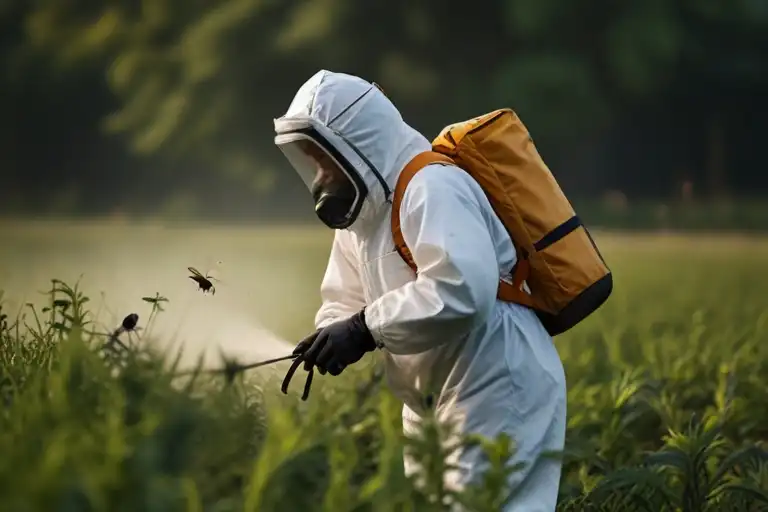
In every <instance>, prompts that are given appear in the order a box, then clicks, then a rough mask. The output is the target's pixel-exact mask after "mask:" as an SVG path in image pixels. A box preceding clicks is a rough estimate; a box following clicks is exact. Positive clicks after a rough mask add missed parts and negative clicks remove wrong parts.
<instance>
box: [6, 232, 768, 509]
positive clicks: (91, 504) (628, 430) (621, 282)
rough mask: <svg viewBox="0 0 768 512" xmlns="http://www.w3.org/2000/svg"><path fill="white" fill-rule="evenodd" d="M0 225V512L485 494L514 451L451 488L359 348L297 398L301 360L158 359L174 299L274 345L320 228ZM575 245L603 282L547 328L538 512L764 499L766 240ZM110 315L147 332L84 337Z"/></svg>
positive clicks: (738, 504) (433, 445)
mask: <svg viewBox="0 0 768 512" xmlns="http://www.w3.org/2000/svg"><path fill="white" fill-rule="evenodd" d="M0 236H2V239H3V240H4V241H6V244H7V245H6V247H10V250H5V251H3V252H0V279H1V280H0V288H4V289H5V290H6V291H7V295H6V297H5V302H4V309H3V311H2V314H5V315H6V316H5V317H4V320H2V321H1V322H0V399H2V400H3V404H4V406H3V408H2V409H0V454H2V457H0V509H2V510H14V511H28V510H29V511H33V510H46V511H47V510H62V511H64V510H72V511H75V510H77V511H80V510H89V511H90V510H93V511H101V510H109V511H113V510H114V511H123V510H125V511H129V510H130V511H135V510H142V511H154V510H157V511H160V510H162V511H169V510H170V511H173V510H188V511H202V510H205V511H218V512H223V511H235V510H237V511H239V510H260V511H270V510H275V511H278V510H279V511H285V510H327V511H332V510H333V511H341V510H349V511H351V510H359V511H363V510H373V511H389V510H442V509H443V508H442V507H441V506H440V505H439V503H440V502H442V501H444V500H446V499H457V500H462V501H464V502H465V503H467V504H468V506H469V507H470V508H471V509H472V510H478V511H491V510H498V509H499V503H500V500H501V497H500V493H499V492H498V485H497V483H498V481H499V480H501V479H502V478H503V474H504V471H505V469H504V467H503V462H504V461H505V459H506V458H507V457H508V456H509V455H510V453H511V451H512V450H513V449H514V446H513V445H512V444H510V443H508V442H507V440H504V439H500V440H495V442H489V441H486V442H485V448H486V452H487V453H488V455H489V457H490V459H491V461H493V464H492V465H491V467H492V470H491V471H490V472H489V474H488V475H487V476H486V479H485V481H484V482H483V483H482V485H480V486H478V487H477V488H472V489H469V490H468V491H467V492H465V493H463V494H462V495H458V496H453V495H451V494H450V493H449V492H448V491H446V490H445V489H443V488H442V485H441V484H440V482H441V479H440V474H441V471H442V469H441V467H442V466H441V461H442V459H443V457H442V455H443V454H441V452H440V447H439V443H438V441H437V440H438V439H439V437H440V435H444V432H443V429H444V428H445V427H443V426H440V425H437V424H435V423H428V424H427V426H426V427H425V429H424V431H423V432H422V434H421V437H420V438H418V439H405V438H403V436H402V434H401V425H400V404H399V403H398V401H397V400H395V399H394V398H393V397H392V396H391V395H390V393H389V392H388V391H387V389H386V386H385V385H384V384H383V382H382V379H381V374H380V372H379V368H378V365H377V364H376V361H375V359H373V358H370V357H367V358H366V361H365V363H364V364H362V365H360V367H359V368H352V369H350V370H349V371H348V372H345V373H344V375H342V376H341V377H339V378H330V377H321V376H316V378H315V382H314V383H313V390H312V394H311V395H310V399H309V400H308V401H307V402H302V401H300V400H299V399H298V395H299V394H300V391H301V387H302V385H303V377H304V376H303V372H302V371H300V372H298V373H297V375H296V378H295V379H294V380H295V382H293V383H292V385H291V388H290V392H289V394H288V395H283V394H281V393H280V391H279V388H280V380H281V379H282V376H283V375H284V372H285V370H286V369H287V364H283V363H281V364H278V365H276V368H269V369H259V370H253V371H249V372H231V373H230V378H229V379H227V378H225V377H226V376H222V375H219V374H209V373H204V372H201V373H199V374H198V375H196V376H178V375H176V374H177V373H179V372H180V371H181V366H182V364H181V361H182V359H184V358H181V359H178V360H177V359H175V358H174V355H175V353H174V352H169V351H168V347H169V346H170V345H168V344H167V343H166V342H165V336H166V332H167V330H168V329H170V325H171V324H173V323H174V322H178V321H180V320H179V319H181V318H183V314H182V312H179V310H184V311H186V310H192V311H193V314H192V315H190V316H189V317H187V322H192V323H193V324H194V325H195V326H196V327H195V329H197V326H202V324H195V321H197V322H207V323H210V324H213V325H214V326H219V327H217V328H219V329H221V330H223V331H224V332H227V329H229V327H228V326H229V325H231V324H232V322H235V321H239V320H238V319H240V318H241V317H242V315H246V316H248V315H251V316H253V317H254V318H255V319H256V320H258V323H261V324H266V325H267V327H269V329H271V330H273V331H275V332H277V334H278V335H279V336H280V337H282V338H285V339H297V338H298V337H299V336H301V335H302V334H303V333H304V332H305V331H307V330H308V328H309V324H310V323H311V319H312V316H313V314H314V308H316V306H317V303H318V300H319V299H318V297H317V292H316V290H317V285H318V283H319V279H320V278H321V276H322V271H323V267H324V263H325V258H326V256H327V250H328V247H327V242H328V240H329V238H328V236H327V233H323V232H320V233H315V232H308V231H296V232H293V233H289V234H284V235H278V234H276V233H269V232H267V231H264V230H259V231H254V230H248V229H239V230H224V229H218V230H206V229H202V228H201V229H191V228H189V229H181V228H179V229H173V230H159V229H155V228H149V227H143V228H140V227H121V228H114V229H107V228H106V227H104V226H98V225H94V226H91V227H88V226H84V225H81V226H67V227H66V229H57V228H52V227H51V226H50V225H45V224H40V225H32V224H27V225H25V226H23V227H19V226H9V225H6V226H0ZM596 238H597V242H598V243H599V244H600V245H601V247H602V248H603V250H604V255H605V257H606V259H607V260H608V262H609V264H610V265H611V266H612V268H613V270H614V273H615V276H616V288H615V292H614V296H613V297H612V298H611V300H610V301H609V302H608V303H607V304H606V305H605V307H604V308H603V309H602V310H601V311H600V312H599V313H598V314H596V315H595V316H594V317H592V318H590V319H588V320H587V321H586V322H585V323H584V324H583V325H580V326H579V327H577V328H576V329H574V330H573V331H571V332H569V333H566V334H565V335H563V336H561V337H558V338H557V340H556V343H557V346H558V350H559V351H560V354H561V356H562V358H563V360H564V362H565V365H566V373H567V379H568V384H569V403H568V406H569V422H568V442H567V447H566V451H565V453H564V454H562V455H563V457H564V463H565V472H564V476H563V481H562V485H561V499H560V505H559V510H563V511H566V510H567V511H592V510H595V511H597V510H606V511H613V510H616V511H619V510H621V511H634V510H638V511H639V510H649V511H659V510H670V511H678V510H679V511H685V512H694V511H705V510H706V511H709V510H712V511H715V510H717V511H731V510H750V511H752V510H768V506H767V505H768V496H767V495H766V489H768V465H766V460H768V452H766V449H765V448H766V446H765V442H766V440H768V408H766V407H765V404H766V403H767V402H768V394H766V391H765V389H766V388H765V382H766V381H768V347H767V346H766V344H765V339H766V335H768V308H766V306H765V305H766V301H765V297H766V295H768V275H767V274H765V273H764V272H762V271H761V270H760V269H761V264H762V265H764V262H765V261H768V241H766V240H764V239H760V238H743V237H742V238H736V237H726V236H718V237H705V236H699V237H683V236H665V237H661V236H653V237H649V236H624V235H617V234H600V235H598V236H597V237H596ZM190 258H191V261H188V259H190ZM219 259H221V260H223V261H224V263H223V264H222V266H221V272H222V273H223V274H224V275H223V276H222V284H221V285H217V294H216V296H214V297H211V296H202V295H201V294H199V292H196V291H195V289H194V288H195V286H194V283H192V282H191V281H189V280H188V279H186V274H185V268H186V267H187V266H190V265H192V266H196V267H198V268H200V269H201V270H202V271H204V269H205V267H206V265H207V264H210V263H209V261H217V260H219ZM45 272H47V273H48V275H47V276H44V273H45ZM81 272H84V273H85V275H84V276H83V277H82V279H80V280H78V279H79V276H80V273H81ZM50 278H62V280H63V282H59V281H55V282H51V281H50ZM187 281H189V282H187ZM46 286H49V289H48V290H45V289H41V290H40V291H42V292H44V293H42V294H38V293H36V291H37V290H38V289H39V288H41V287H46ZM100 291H105V292H106V294H105V296H104V297H105V298H103V299H101V300H99V299H98V298H97V297H96V296H97V295H98V292H100ZM157 292H159V293H160V294H161V295H162V296H164V297H167V298H168V301H167V302H164V301H160V302H158V301H156V300H155V299H156V297H157V296H156V295H155V294H156V293H157ZM89 295H92V296H93V297H92V298H91V300H90V301H88V300H86V299H87V297H88V296H89ZM142 297H144V298H146V300H142ZM26 301H29V302H30V303H31V304H32V305H30V306H26V305H24V302H26ZM105 304H109V306H110V307H108V308H107V307H106V306H105ZM217 304H224V306H220V305H219V306H217ZM159 307H163V308H164V311H158V308H159ZM230 308H237V309H236V312H230V311H229V309H230ZM105 309H111V310H112V311H114V314H112V315H111V317H114V318H111V317H110V315H106V316H107V318H106V319H105V318H104V316H105V314H104V313H103V311H104V310H105ZM131 312H138V313H139V325H140V326H141V327H144V330H143V331H139V332H138V333H123V334H121V335H120V339H121V340H122V341H123V342H124V343H126V344H129V343H131V341H130V340H133V345H131V347H130V350H128V351H119V352H115V351H112V350H109V349H108V348H106V347H105V342H106V341H108V340H109V336H107V335H104V334H101V333H106V332H111V331H112V330H114V329H115V328H117V327H118V325H119V323H120V320H121V319H122V317H123V316H125V315H127V314H128V313H131ZM17 313H18V314H17ZM209 313H210V314H209ZM169 318H170V319H172V320H170V321H168V322H166V324H163V321H164V319H169ZM201 318H202V319H201ZM150 321H151V323H150ZM25 326H27V327H25ZM195 329H193V330H188V331H186V333H185V334H187V335H188V334H194V332H195ZM94 333H95V334H94ZM139 335H140V336H141V338H139ZM249 342H250V343H251V344H253V345H258V343H257V340H256V339H252V340H249ZM113 345H114V343H113ZM280 346H281V347H282V345H280ZM269 350H271V351H273V352H276V351H279V350H276V349H274V347H272V348H270V349H269ZM269 350H267V352H268V351H269ZM252 355H254V356H255V354H252ZM277 355H281V354H277ZM190 357H192V356H187V360H189V358H190ZM175 361H177V364H175V365H174V362H175ZM470 441H471V440H467V442H470ZM406 448H407V449H410V450H414V451H415V452H416V454H417V456H418V457H419V458H420V459H421V460H423V461H425V462H426V466H427V468H428V470H427V472H426V474H424V475H422V476H423V477H424V478H425V486H423V487H418V486H416V485H415V484H414V483H413V481H411V480H408V479H406V478H405V477H404V476H403V474H402V460H401V454H402V451H403V449H406ZM761 507H762V508H761Z"/></svg>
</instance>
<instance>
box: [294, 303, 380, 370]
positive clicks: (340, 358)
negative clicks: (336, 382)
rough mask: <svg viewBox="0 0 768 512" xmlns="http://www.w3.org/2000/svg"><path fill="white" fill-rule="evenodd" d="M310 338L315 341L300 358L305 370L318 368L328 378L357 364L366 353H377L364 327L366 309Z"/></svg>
mask: <svg viewBox="0 0 768 512" xmlns="http://www.w3.org/2000/svg"><path fill="white" fill-rule="evenodd" d="M311 336H313V337H314V339H313V341H312V342H311V343H312V344H311V346H310V347H309V349H307V350H306V351H305V352H304V356H303V359H304V369H306V370H307V371H308V370H309V369H310V368H311V367H312V366H317V369H318V371H319V372H320V374H321V375H325V373H326V371H327V372H328V373H330V374H331V375H339V374H341V372H343V371H344V368H346V367H347V366H349V365H350V364H354V363H356V362H357V361H359V360H360V359H361V358H362V357H363V355H364V354H365V353H366V352H373V351H374V350H376V342H375V341H374V339H373V336H372V335H371V332H370V331H369V330H368V327H367V326H366V325H365V308H363V309H361V310H360V311H359V312H358V313H356V314H354V315H352V316H351V317H349V318H347V319H344V320H339V321H338V322H334V323H332V324H330V325H328V326H326V327H325V328H323V329H320V332H319V333H314V334H313V335H311ZM308 338H309V337H308ZM308 338H305V339H304V340H302V341H301V342H300V344H301V343H304V342H305V341H306V340H307V339H308ZM297 349H298V347H297Z"/></svg>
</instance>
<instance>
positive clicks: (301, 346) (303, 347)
mask: <svg viewBox="0 0 768 512" xmlns="http://www.w3.org/2000/svg"><path fill="white" fill-rule="evenodd" d="M320 331H322V329H317V330H316V331H315V332H313V333H312V334H310V335H308V336H306V337H305V338H304V339H303V340H301V341H300V342H298V343H297V344H296V347H295V348H294V349H293V352H291V355H294V356H296V355H299V354H303V353H304V352H306V351H307V349H309V347H311V346H312V342H313V341H315V338H317V335H318V334H320Z"/></svg>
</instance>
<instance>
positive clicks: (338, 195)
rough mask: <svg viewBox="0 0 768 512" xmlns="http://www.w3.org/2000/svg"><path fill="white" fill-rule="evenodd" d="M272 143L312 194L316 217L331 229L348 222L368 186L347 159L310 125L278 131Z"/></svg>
mask: <svg viewBox="0 0 768 512" xmlns="http://www.w3.org/2000/svg"><path fill="white" fill-rule="evenodd" d="M275 144H276V145H277V147H279V148H280V150H281V151H282V152H283V154H284V155H285V157H286V158H287V159H288V162H289V163H290V164H291V165H292V166H293V168H294V169H295V170H296V172H297V173H298V174H299V176H300V177H301V179H302V181H303V182H304V185H306V186H307V188H308V189H309V191H310V193H311V194H312V198H313V199H314V201H315V214H316V215H317V217H318V218H319V219H320V221H322V222H323V224H325V225H326V226H328V227H329V228H332V229H345V228H347V227H349V226H351V225H352V223H353V222H354V221H355V220H356V219H357V216H358V215H359V214H360V210H361V208H362V206H363V202H364V200H365V197H366V195H367V194H368V189H367V187H366V185H365V183H364V182H363V180H362V178H361V177H360V175H359V174H358V173H357V172H356V171H355V169H354V168H353V167H352V165H350V163H349V161H348V160H347V159H345V158H344V156H343V155H342V154H341V153H340V152H339V151H338V150H337V149H336V148H335V147H333V145H332V144H331V143H330V142H328V141H327V140H325V139H324V138H322V137H321V136H320V134H319V133H317V132H316V131H315V130H314V129H312V128H305V129H302V130H296V131H291V132H288V133H283V134H279V135H278V136H277V137H276V138H275Z"/></svg>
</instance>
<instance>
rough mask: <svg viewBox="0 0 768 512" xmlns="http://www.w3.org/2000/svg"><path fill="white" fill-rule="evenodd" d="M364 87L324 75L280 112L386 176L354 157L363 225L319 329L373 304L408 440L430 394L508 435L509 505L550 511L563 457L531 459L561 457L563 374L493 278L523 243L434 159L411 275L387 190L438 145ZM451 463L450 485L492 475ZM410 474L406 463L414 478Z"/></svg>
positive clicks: (456, 416)
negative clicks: (362, 194)
mask: <svg viewBox="0 0 768 512" xmlns="http://www.w3.org/2000/svg"><path fill="white" fill-rule="evenodd" d="M370 88H371V84H370V83H369V82H367V81H364V80H362V79H360V78H357V77H354V76H350V75H346V74H342V73H332V72H329V71H320V72H318V73H317V74H315V75H314V76H313V77H312V78H310V79H309V80H308V81H307V82H306V83H305V84H304V85H303V86H302V87H301V88H300V89H299V91H298V92H297V94H296V96H295V98H294V100H293V102H292V104H291V106H290V107H289V110H288V112H287V113H286V115H285V117H287V118H291V116H299V117H306V116H309V117H310V118H311V119H312V120H313V121H312V122H313V123H314V124H315V125H317V126H319V127H320V128H321V129H323V127H327V125H328V123H329V122H330V121H331V120H333V132H335V133H336V135H334V133H332V131H331V130H325V133H327V134H328V137H330V138H332V137H336V139H337V140H335V141H334V143H335V144H336V145H337V146H339V145H340V146H343V145H344V144H345V143H346V144H348V145H350V146H353V147H354V149H355V150H356V151H354V152H349V154H350V155H351V157H350V161H355V159H354V156H355V153H356V152H357V153H358V154H362V155H363V156H364V157H365V159H367V160H368V162H369V163H370V164H372V165H373V167H375V169H376V170H377V171H378V173H379V174H380V177H381V178H383V181H384V183H382V180H381V179H380V177H377V176H375V175H374V173H372V172H371V171H370V170H369V167H368V166H367V165H365V164H364V159H363V158H358V159H357V160H356V162H357V165H356V166H355V167H356V171H357V172H358V173H359V175H360V176H361V177H362V178H363V180H364V181H365V183H366V186H367V188H368V194H367V196H366V198H365V203H364V205H363V207H362V210H361V211H360V214H359V216H358V218H357V219H356V220H355V222H354V223H353V224H352V225H351V226H350V227H349V228H347V229H346V230H337V231H335V235H334V239H333V245H332V248H331V253H330V258H329V260H328V265H327V269H326V272H325V276H324V278H323V280H322V284H321V290H320V291H321V297H322V306H321V307H320V309H319V311H318V312H317V315H316V326H317V327H318V328H321V327H324V326H326V325H328V324H330V323H332V322H335V321H337V320H340V319H343V318H346V317H348V316H350V315H352V314H354V313H356V312H358V311H359V310H360V309H361V308H362V307H364V306H366V310H365V319H366V324H367V326H368V328H369V329H370V331H371V333H372V334H373V337H374V339H375V340H376V342H377V343H378V344H379V345H380V346H381V347H382V350H381V352H382V353H383V359H384V365H385V372H386V376H387V381H388V383H389V385H390V387H391V389H392V391H393V393H394V394H395V396H397V397H398V398H399V399H401V400H402V401H403V403H404V405H403V428H404V431H405V433H406V434H411V433H413V432H414V429H415V428H416V426H417V425H418V422H419V419H420V417H421V416H422V415H423V414H424V413H425V409H424V408H423V407H424V403H425V398H427V395H429V397H430V398H431V400H432V402H433V404H434V405H433V407H434V408H435V411H436V414H437V417H438V418H439V419H449V418H450V419H451V420H453V421H455V422H458V423H457V424H458V426H459V428H460V431H461V432H463V433H470V432H471V433H478V434H481V435H483V436H486V437H489V438H495V437H496V436H498V435H499V434H501V433H506V434H508V435H509V436H511V437H512V438H513V440H514V441H515V443H516V449H517V455H516V457H515V458H514V460H513V461H512V463H516V462H518V461H521V460H522V461H525V462H526V463H527V465H526V467H525V468H524V469H523V470H522V471H518V472H515V473H513V475H512V477H511V478H510V482H509V483H510V486H511V487H512V488H515V489H516V495H515V497H514V498H513V500H512V501H511V502H510V503H509V505H508V506H507V507H506V508H504V510H505V511H511V510H515V511H518V510H519V511H524V512H550V511H553V510H555V506H556V502H557V494H558V487H559V480H560V472H561V463H560V462H559V461H558V460H553V459H539V460H536V458H537V456H538V455H539V454H540V453H541V452H542V451H549V450H562V449H563V445H564V440H565V426H566V384H565V375H564V371H563V365H562V362H561V360H560V358H559V356H558V353H557V350H556V348H555V346H554V344H553V341H552V338H551V337H550V336H549V335H548V334H547V332H546V331H545V329H544V328H543V326H542V324H541V323H540V321H539V320H538V318H537V317H536V315H535V314H534V313H533V312H532V311H531V310H529V309H527V308H525V307H523V306H520V305H517V304H510V303H505V302H502V301H499V300H497V298H496V292H497V287H498V282H499V278H500V277H501V276H506V275H508V274H509V273H510V271H511V269H512V267H513V265H514V264H515V262H516V251H515V246H514V245H513V242H512V240H511V239H510V237H509V235H508V234H507V231H506V230H505V228H504V225H503V224H502V223H501V221H500V220H499V219H498V218H497V216H496V215H495V213H494V212H493V210H492V209H491V206H490V204H489V202H488V199H487V198H486V196H485V193H484V192H483V190H482V189H481V187H480V186H479V185H478V183H477V182H475V181H474V180H473V179H472V177H471V176H470V175H469V174H467V173H466V172H464V171H462V170H461V169H459V168H457V167H453V166H446V165H441V164H433V165H429V166H427V167H425V168H424V169H422V170H421V171H420V172H419V173H417V175H416V176H415V177H414V178H413V180H412V181H411V183H410V184H409V186H408V188H407V190H406V192H405V195H404V197H403V201H402V208H401V211H400V218H401V225H402V233H403V236H404V239H405V241H406V243H407V245H408V247H409V248H410V250H411V252H412V254H413V257H414V259H415V261H416V263H417V266H418V269H419V271H418V275H417V274H415V273H414V272H413V271H412V270H411V269H410V268H409V267H408V265H407V264H406V263H405V262H404V261H403V260H402V259H401V257H400V255H399V254H398V253H397V251H396V250H395V247H394V242H393V239H392V234H391V231H390V214H391V202H390V201H391V192H392V190H394V187H395V183H396V181H397V178H398V175H399V173H400V172H401V170H402V169H403V167H404V166H405V165H406V164H407V163H408V162H409V161H410V160H411V159H412V158H413V157H414V156H415V155H417V154H418V153H421V152H423V151H429V150H430V149H431V145H430V142H429V141H428V140H427V139H426V138H425V137H424V136H422V135H421V134H420V133H419V132H417V131H416V130H414V129H413V128H411V127H410V126H409V125H408V124H406V123H405V121H403V119H402V117H401V115H400V113H399V112H398V110H397V109H396V108H395V106H394V105H393V104H392V103H391V102H390V101H389V99H388V98H387V97H386V96H385V95H384V94H383V93H382V92H380V91H379V90H378V89H377V90H375V91H370ZM343 139H346V140H343ZM453 462H454V463H456V464H458V466H459V467H460V470H459V471H455V472H452V473H450V474H449V475H448V476H447V482H446V484H447V485H448V486H450V488H453V489H461V488H463V486H464V485H466V484H467V483H468V482H470V481H473V480H474V479H476V478H477V477H478V476H480V473H481V472H482V471H483V470H484V469H485V467H486V466H485V462H484V457H483V455H482V452H481V451H480V450H479V449H478V448H473V449H469V450H464V451H461V452H457V454H456V456H455V457H454V459H453ZM416 467H417V461H413V460H410V459H409V458H408V457H407V456H406V457H405V471H406V474H412V473H413V471H414V470H415V468H416Z"/></svg>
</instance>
